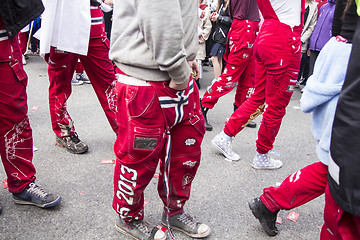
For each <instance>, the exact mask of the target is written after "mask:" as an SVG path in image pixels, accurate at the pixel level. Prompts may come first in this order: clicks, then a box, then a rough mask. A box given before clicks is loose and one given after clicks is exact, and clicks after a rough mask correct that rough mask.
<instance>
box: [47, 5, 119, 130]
mask: <svg viewBox="0 0 360 240" xmlns="http://www.w3.org/2000/svg"><path fill="white" fill-rule="evenodd" d="M90 10H91V30H90V40H89V49H88V54H87V55H86V56H83V55H79V54H74V53H69V52H64V51H58V50H57V49H56V48H55V47H51V49H50V53H49V54H46V55H45V60H46V62H47V63H48V64H49V67H48V72H49V81H50V86H49V107H50V116H51V123H52V128H53V131H54V132H55V134H56V135H57V136H59V137H66V136H70V135H72V134H73V133H74V132H75V128H74V125H73V121H72V119H71V117H70V115H69V113H68V111H67V107H66V101H67V99H68V98H69V97H70V94H71V79H72V77H73V74H74V70H75V65H76V63H77V61H78V58H80V60H81V63H82V65H83V67H84V69H85V71H86V74H87V75H88V77H89V79H90V81H91V84H92V86H93V88H94V90H95V93H96V95H97V97H98V99H99V101H100V104H101V107H102V108H103V110H104V112H105V115H106V117H107V119H108V121H109V123H110V125H111V127H112V129H113V130H114V132H115V133H116V132H117V125H116V119H115V102H114V100H115V95H114V93H113V90H114V81H115V72H114V66H113V64H112V62H111V60H110V59H109V46H110V45H109V44H110V42H109V40H108V39H107V37H106V33H105V27H104V21H103V13H102V11H101V9H100V8H99V7H95V6H90Z"/></svg>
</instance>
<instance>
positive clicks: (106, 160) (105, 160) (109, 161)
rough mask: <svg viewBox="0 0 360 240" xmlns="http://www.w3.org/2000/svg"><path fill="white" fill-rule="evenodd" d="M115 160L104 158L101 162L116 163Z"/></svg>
mask: <svg viewBox="0 0 360 240" xmlns="http://www.w3.org/2000/svg"><path fill="white" fill-rule="evenodd" d="M114 163H115V160H114V159H103V160H101V164H114Z"/></svg>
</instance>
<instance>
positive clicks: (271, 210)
mask: <svg viewBox="0 0 360 240" xmlns="http://www.w3.org/2000/svg"><path fill="white" fill-rule="evenodd" d="M350 51H351V44H348V43H344V42H339V41H338V40H336V38H335V37H334V38H332V39H330V41H329V42H328V43H327V44H326V45H325V46H324V48H323V50H322V51H321V52H320V54H319V56H318V60H317V61H316V63H315V68H314V74H313V75H311V76H310V78H309V79H308V81H307V85H306V87H305V88H304V92H303V95H302V97H301V100H300V103H301V104H300V105H301V109H302V110H303V112H305V113H313V118H312V134H313V136H314V138H315V139H316V142H317V144H316V153H317V156H318V159H319V162H316V163H313V164H311V165H308V166H306V167H304V168H303V169H300V170H299V171H297V172H294V173H292V174H291V175H290V176H288V177H287V178H286V179H285V180H284V181H283V182H282V183H281V185H280V186H278V187H269V188H264V189H263V194H262V195H261V196H260V197H258V198H255V199H253V200H252V201H251V202H250V203H249V207H250V208H251V210H252V212H253V214H254V216H255V217H256V218H257V219H258V220H259V221H260V223H261V225H262V227H263V229H264V231H265V232H266V233H267V234H268V235H270V236H274V235H276V234H277V233H278V232H279V231H278V229H277V227H276V226H275V222H276V218H277V214H278V212H279V211H280V210H290V209H293V208H295V207H298V206H301V205H303V204H305V203H307V202H309V201H311V200H313V199H315V198H317V197H318V196H320V195H322V194H324V193H325V188H326V185H327V183H328V178H327V177H328V164H329V156H330V155H329V151H330V140H331V132H332V125H333V121H334V116H335V110H336V105H337V102H338V98H339V95H340V91H341V88H342V85H343V83H344V80H345V74H346V69H347V64H348V62H349V57H350Z"/></svg>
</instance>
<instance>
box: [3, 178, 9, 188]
mask: <svg viewBox="0 0 360 240" xmlns="http://www.w3.org/2000/svg"><path fill="white" fill-rule="evenodd" d="M2 182H3V188H8V183H7V179H4V180H3V181H2Z"/></svg>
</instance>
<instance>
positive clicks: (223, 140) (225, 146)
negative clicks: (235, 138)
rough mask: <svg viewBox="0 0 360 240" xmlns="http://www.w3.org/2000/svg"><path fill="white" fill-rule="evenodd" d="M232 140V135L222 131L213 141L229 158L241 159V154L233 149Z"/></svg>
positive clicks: (232, 159) (233, 159)
mask: <svg viewBox="0 0 360 240" xmlns="http://www.w3.org/2000/svg"><path fill="white" fill-rule="evenodd" d="M231 141H232V137H230V136H229V135H227V134H226V133H225V132H224V131H221V133H219V134H218V135H216V136H215V137H214V138H213V139H212V141H211V142H212V144H213V145H214V146H215V147H216V148H217V149H218V150H220V152H221V153H222V154H224V156H225V157H226V158H227V159H228V160H231V161H239V160H240V156H239V155H238V154H236V153H235V152H234V151H233V150H232V147H231Z"/></svg>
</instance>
